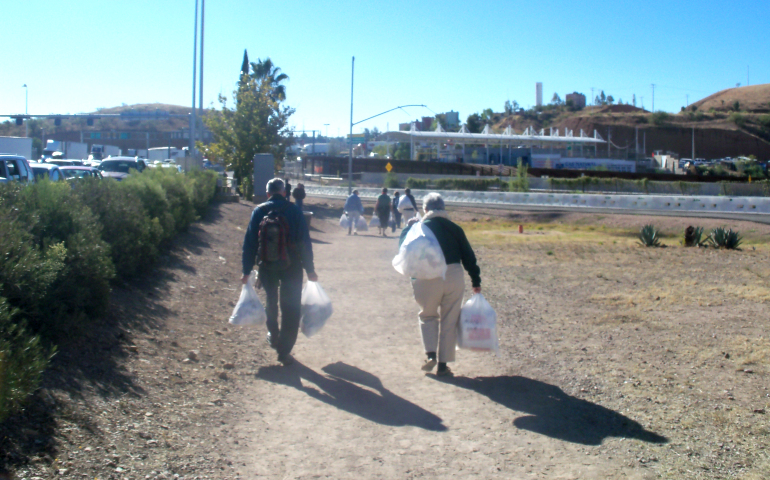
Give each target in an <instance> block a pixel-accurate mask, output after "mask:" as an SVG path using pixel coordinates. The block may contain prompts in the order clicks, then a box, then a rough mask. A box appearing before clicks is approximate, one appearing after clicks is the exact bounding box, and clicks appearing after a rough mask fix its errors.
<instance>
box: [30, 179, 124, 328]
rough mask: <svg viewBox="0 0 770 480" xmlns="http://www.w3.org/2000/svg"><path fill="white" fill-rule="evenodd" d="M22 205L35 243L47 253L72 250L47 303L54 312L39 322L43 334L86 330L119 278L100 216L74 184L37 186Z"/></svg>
mask: <svg viewBox="0 0 770 480" xmlns="http://www.w3.org/2000/svg"><path fill="white" fill-rule="evenodd" d="M18 200H19V203H18V205H17V208H19V210H20V214H21V215H20V220H22V221H24V222H26V223H27V224H29V225H30V226H31V228H30V233H31V234H32V237H33V242H34V244H35V245H37V247H38V248H39V249H40V250H41V251H43V252H45V251H46V250H48V249H49V248H51V247H52V246H55V245H57V244H63V245H64V248H65V249H66V255H65V258H64V268H63V269H62V270H61V271H60V272H59V273H58V275H57V278H56V280H55V281H54V283H53V285H52V288H51V298H50V299H48V300H46V301H45V302H44V303H45V304H46V307H45V308H46V309H48V310H49V313H48V314H47V315H45V316H44V317H43V318H39V319H37V321H38V322H42V325H41V327H43V328H42V330H41V332H42V331H45V332H46V334H48V332H52V333H54V334H55V332H57V331H58V332H65V331H68V330H70V329H73V328H74V329H76V328H81V327H84V326H85V325H86V321H87V319H89V318H90V319H95V318H98V317H100V316H101V315H102V314H103V313H104V312H105V311H106V309H107V304H108V302H109V294H110V280H111V279H112V277H113V276H114V275H115V269H114V266H113V264H112V261H111V260H110V248H109V245H107V243H105V242H104V240H102V238H101V233H102V227H101V225H100V224H99V223H98V219H97V217H96V216H95V215H94V214H93V213H92V212H91V210H90V209H89V208H88V207H86V206H85V205H83V204H82V203H81V202H79V201H78V199H77V197H76V196H75V194H74V193H73V192H72V188H71V187H70V185H69V183H68V182H56V183H52V182H49V181H43V182H40V183H36V184H35V185H32V186H29V187H27V188H24V189H23V190H22V191H21V193H20V195H19V197H18Z"/></svg>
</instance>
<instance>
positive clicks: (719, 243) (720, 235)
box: [708, 227, 743, 250]
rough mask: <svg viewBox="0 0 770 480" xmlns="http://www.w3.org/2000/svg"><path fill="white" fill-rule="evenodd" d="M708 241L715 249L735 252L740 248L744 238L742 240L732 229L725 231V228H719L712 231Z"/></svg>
mask: <svg viewBox="0 0 770 480" xmlns="http://www.w3.org/2000/svg"><path fill="white" fill-rule="evenodd" d="M708 241H709V243H710V244H711V245H712V246H713V247H715V248H724V249H727V250H735V249H736V248H738V246H740V244H741V242H742V241H743V238H741V236H740V235H739V234H738V232H735V231H733V229H732V228H728V229H724V228H723V227H717V228H715V229H714V230H712V231H711V234H710V235H709V238H708Z"/></svg>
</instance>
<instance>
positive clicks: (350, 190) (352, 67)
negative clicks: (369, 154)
mask: <svg viewBox="0 0 770 480" xmlns="http://www.w3.org/2000/svg"><path fill="white" fill-rule="evenodd" d="M355 73H356V57H353V61H352V62H351V64H350V136H349V137H348V142H349V145H350V149H349V154H350V156H349V157H348V196H349V195H352V194H353V78H354V76H355Z"/></svg>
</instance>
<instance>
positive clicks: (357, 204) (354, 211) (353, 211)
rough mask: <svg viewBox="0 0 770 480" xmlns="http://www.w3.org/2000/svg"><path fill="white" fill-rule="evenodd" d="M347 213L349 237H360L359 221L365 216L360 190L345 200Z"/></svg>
mask: <svg viewBox="0 0 770 480" xmlns="http://www.w3.org/2000/svg"><path fill="white" fill-rule="evenodd" d="M344 209H345V213H347V215H348V219H349V220H350V222H349V223H350V225H348V235H350V233H351V232H353V235H358V219H359V217H361V215H363V214H364V206H363V205H362V204H361V199H360V198H359V197H358V190H353V194H352V195H351V196H349V197H348V199H347V200H345V207H344Z"/></svg>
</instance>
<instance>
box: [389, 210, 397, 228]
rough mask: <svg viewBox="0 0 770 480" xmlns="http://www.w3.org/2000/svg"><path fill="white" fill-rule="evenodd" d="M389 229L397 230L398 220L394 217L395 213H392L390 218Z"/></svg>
mask: <svg viewBox="0 0 770 480" xmlns="http://www.w3.org/2000/svg"><path fill="white" fill-rule="evenodd" d="M388 227H390V228H392V229H394V230H395V229H396V219H395V218H394V217H393V212H390V218H389V219H388Z"/></svg>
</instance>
